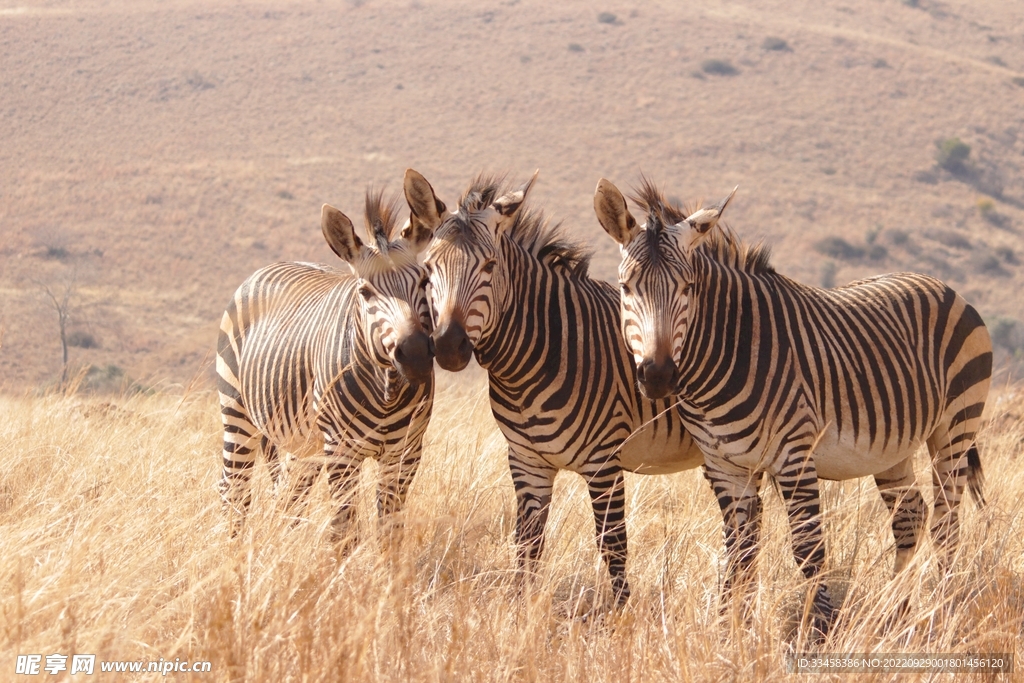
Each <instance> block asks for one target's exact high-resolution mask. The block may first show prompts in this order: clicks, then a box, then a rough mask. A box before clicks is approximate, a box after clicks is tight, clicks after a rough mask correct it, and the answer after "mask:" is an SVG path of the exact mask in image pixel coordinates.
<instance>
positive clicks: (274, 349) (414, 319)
mask: <svg viewBox="0 0 1024 683" xmlns="http://www.w3.org/2000/svg"><path fill="white" fill-rule="evenodd" d="M397 209H398V199H397V197H396V198H393V199H391V200H390V201H389V202H385V200H384V198H383V193H382V192H380V191H378V192H367V195H366V232H367V237H368V243H365V244H364V243H363V241H362V240H361V239H360V238H359V236H358V235H357V234H356V232H355V229H354V228H353V226H352V221H351V220H349V218H348V217H347V216H345V214H343V213H342V212H341V211H339V210H338V209H336V208H334V207H332V206H330V205H329V204H325V205H324V206H323V208H322V211H321V227H322V230H323V234H324V238H325V239H326V240H327V243H328V245H329V246H330V247H331V249H332V250H333V251H334V253H335V254H337V255H338V256H339V257H341V258H342V259H343V260H345V261H346V262H347V263H348V265H349V266H350V270H351V272H346V271H349V269H345V270H344V271H342V270H337V269H335V268H333V267H330V266H325V265H317V264H311V263H277V264H274V265H270V266H267V267H265V268H262V269H260V270H258V271H256V272H255V273H254V274H253V275H251V276H250V277H249V278H248V279H247V280H246V281H245V282H244V283H242V285H241V286H240V287H239V288H238V290H237V291H236V292H235V294H234V297H233V298H232V300H231V302H230V303H229V304H228V307H227V310H225V312H224V315H223V317H222V319H221V326H220V335H219V340H218V345H217V375H218V393H219V395H220V406H221V420H222V422H223V427H224V447H223V475H222V477H221V480H220V482H219V486H218V488H219V490H220V493H221V496H222V498H223V501H224V504H225V507H226V508H227V509H228V510H229V512H231V513H235V514H234V515H233V518H232V519H233V521H232V532H233V533H237V531H238V529H239V528H240V525H241V520H243V519H244V515H245V511H246V510H247V509H248V507H249V505H250V501H251V494H250V478H251V476H252V471H253V464H254V461H255V457H256V451H257V449H261V450H262V451H263V452H264V454H265V456H266V458H267V460H268V463H269V464H270V467H271V471H272V473H273V475H274V479H275V482H277V483H280V482H278V479H279V477H280V475H282V474H287V475H288V479H289V480H290V481H288V484H289V486H290V487H291V488H292V490H293V498H292V502H294V501H295V500H297V499H298V497H299V496H300V495H302V494H304V493H305V491H307V490H308V488H309V486H310V485H311V484H312V482H313V481H314V479H315V478H316V476H317V475H318V474H319V473H320V471H321V470H322V469H326V472H327V478H328V484H329V488H330V491H331V495H332V501H333V503H334V505H336V506H337V507H336V511H335V515H334V517H333V519H332V533H333V534H334V536H335V537H336V538H339V539H340V538H342V537H343V533H345V532H349V531H350V530H351V518H352V515H353V507H352V500H351V498H352V490H353V486H354V484H355V483H356V481H357V478H358V477H357V475H358V470H359V466H360V464H361V463H362V461H363V460H364V459H365V458H368V457H370V458H376V459H377V460H378V462H379V463H380V465H381V468H380V472H381V481H380V483H379V488H378V494H377V511H378V515H379V516H380V517H381V518H382V519H390V517H389V516H390V515H391V514H392V513H394V512H396V511H398V510H399V509H400V508H401V507H402V505H403V503H404V501H405V497H406V493H407V491H408V489H409V485H410V483H411V481H412V479H413V476H414V475H415V474H416V469H417V467H418V465H419V462H420V454H421V450H422V442H423V434H424V432H425V430H426V428H427V423H428V421H429V419H430V414H431V410H432V407H433V395H434V384H433V352H432V344H431V341H430V336H429V335H430V332H431V319H430V309H429V302H428V301H427V296H426V282H427V278H426V271H425V270H424V268H423V266H422V265H421V264H419V263H418V262H417V255H418V254H419V253H420V252H422V251H423V249H424V248H425V247H426V245H427V243H428V242H429V241H430V237H431V235H432V232H433V228H434V227H436V226H434V225H432V224H430V223H429V222H424V221H422V220H419V219H418V218H417V217H415V216H413V217H412V218H411V219H410V221H409V222H408V223H407V224H406V225H405V227H404V228H403V229H402V230H401V232H400V234H396V233H398V230H397V229H396V224H397V222H396V217H397ZM278 451H284V452H286V453H288V454H289V456H288V458H287V460H286V462H285V467H284V468H282V466H281V463H280V461H279V458H278ZM282 469H284V470H285V471H284V472H282ZM292 470H293V471H292ZM347 538H349V539H350V540H353V539H354V538H355V534H351V533H350V534H349V535H348V536H347Z"/></svg>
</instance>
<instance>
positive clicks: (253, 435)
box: [217, 387, 262, 537]
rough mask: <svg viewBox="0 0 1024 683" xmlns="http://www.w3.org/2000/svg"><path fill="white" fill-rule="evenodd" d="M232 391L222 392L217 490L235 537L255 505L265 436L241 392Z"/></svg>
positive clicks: (222, 390) (229, 526)
mask: <svg viewBox="0 0 1024 683" xmlns="http://www.w3.org/2000/svg"><path fill="white" fill-rule="evenodd" d="M228 388H229V389H232V390H231V391H230V392H229V393H225V391H224V388H222V389H221V392H220V405H221V408H220V416H221V423H222V425H223V427H224V443H223V448H222V450H221V460H222V465H223V469H222V472H221V478H220V482H219V483H218V485H217V490H218V491H219V492H220V496H221V500H222V501H223V507H224V511H225V513H227V515H228V528H229V531H230V534H231V536H232V537H234V536H237V535H238V533H239V532H240V531H241V529H242V525H243V523H244V521H245V514H246V512H247V511H248V509H249V504H250V502H251V501H252V492H251V488H250V483H251V479H252V469H253V465H254V464H255V462H256V450H257V448H258V446H259V443H260V439H261V438H262V435H261V434H260V431H259V430H258V429H257V428H256V425H254V424H253V423H252V420H250V419H249V414H248V412H247V411H246V410H245V407H244V406H243V405H242V401H241V397H240V396H239V395H238V392H237V391H234V390H233V388H232V387H228Z"/></svg>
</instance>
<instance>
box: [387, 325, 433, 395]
mask: <svg viewBox="0 0 1024 683" xmlns="http://www.w3.org/2000/svg"><path fill="white" fill-rule="evenodd" d="M395 367H396V368H397V369H398V371H399V372H400V373H402V376H403V377H405V378H406V379H407V380H408V381H409V383H410V384H420V383H421V382H425V381H426V380H428V379H429V378H430V375H431V373H432V372H433V371H434V350H433V343H432V342H431V339H430V337H429V336H427V335H426V333H424V332H421V331H419V330H417V331H415V332H412V333H410V334H407V335H405V336H404V337H402V339H401V340H400V341H399V342H398V344H396V345H395Z"/></svg>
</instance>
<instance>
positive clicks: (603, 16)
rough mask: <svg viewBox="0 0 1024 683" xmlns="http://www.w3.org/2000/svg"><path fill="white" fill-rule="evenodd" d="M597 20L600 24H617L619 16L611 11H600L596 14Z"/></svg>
mask: <svg viewBox="0 0 1024 683" xmlns="http://www.w3.org/2000/svg"><path fill="white" fill-rule="evenodd" d="M597 20H598V21H599V22H601V23H602V24H618V23H619V18H618V17H617V16H615V15H614V14H613V13H611V12H601V13H600V14H598V15H597Z"/></svg>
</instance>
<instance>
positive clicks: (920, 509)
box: [875, 458, 928, 576]
mask: <svg viewBox="0 0 1024 683" xmlns="http://www.w3.org/2000/svg"><path fill="white" fill-rule="evenodd" d="M875 485H876V486H878V492H879V493H880V494H881V496H882V500H883V501H884V502H885V506H886V507H887V508H889V513H890V514H891V515H892V536H893V539H894V540H895V541H896V562H895V564H894V567H893V575H894V576H895V575H896V574H899V573H900V572H901V571H902V570H903V568H904V567H906V566H907V563H908V562H910V558H912V557H913V556H914V552H915V551H916V550H917V543H918V540H919V534H920V532H921V530H922V529H923V528H924V525H925V521H926V519H927V516H928V511H927V510H926V509H925V504H924V498H923V497H922V496H921V491H920V490H919V489H918V488H917V483H916V482H915V481H914V462H913V458H907V459H906V460H904V461H902V462H900V463H898V464H896V465H895V466H893V467H890V468H889V469H887V470H886V471H884V472H879V473H878V474H876V475H875Z"/></svg>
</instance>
